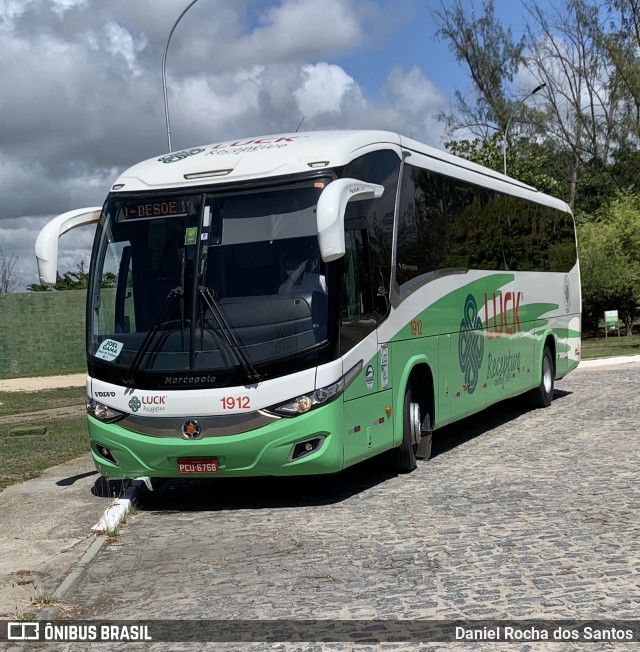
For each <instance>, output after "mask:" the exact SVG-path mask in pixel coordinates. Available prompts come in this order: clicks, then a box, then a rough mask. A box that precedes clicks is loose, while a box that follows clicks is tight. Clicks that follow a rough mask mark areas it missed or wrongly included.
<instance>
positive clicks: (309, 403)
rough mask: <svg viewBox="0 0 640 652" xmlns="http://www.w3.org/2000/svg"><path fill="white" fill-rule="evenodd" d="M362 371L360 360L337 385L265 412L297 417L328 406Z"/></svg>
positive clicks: (323, 388)
mask: <svg viewBox="0 0 640 652" xmlns="http://www.w3.org/2000/svg"><path fill="white" fill-rule="evenodd" d="M361 369H362V360H360V361H359V362H358V364H357V365H355V366H354V367H352V368H351V369H349V371H347V373H346V374H345V375H344V376H342V378H340V379H339V380H338V381H336V382H335V383H332V384H331V385H327V386H326V387H321V388H320V389H316V390H314V391H313V392H309V393H308V394H302V395H301V396H297V397H296V398H294V399H293V400H290V401H287V402H286V403H280V404H279V405H274V406H273V407H271V408H268V409H267V410H265V411H266V412H273V413H275V414H278V415H281V416H285V417H295V416H297V415H299V414H305V413H306V412H309V411H310V410H314V409H315V408H318V407H320V406H321V405H326V404H327V403H330V402H331V401H333V400H334V399H336V398H337V397H338V396H340V394H342V392H344V390H345V389H347V387H348V386H349V385H350V384H351V382H352V381H353V379H354V378H355V377H356V376H357V375H358V374H359V373H360V371H361Z"/></svg>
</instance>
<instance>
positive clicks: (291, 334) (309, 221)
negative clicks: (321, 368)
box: [87, 178, 329, 385]
mask: <svg viewBox="0 0 640 652" xmlns="http://www.w3.org/2000/svg"><path fill="white" fill-rule="evenodd" d="M328 182H329V179H328V178H326V179H320V180H318V179H313V180H304V181H300V182H298V183H290V184H288V185H286V186H279V187H270V188H266V189H265V188H262V189H257V190H242V191H236V192H233V191H225V192H217V193H214V192H207V191H205V192H203V191H200V192H192V193H189V192H184V191H182V192H165V193H164V194H157V193H153V194H147V195H140V194H136V195H122V194H119V195H112V196H111V197H109V198H108V200H107V202H106V204H105V206H104V209H103V215H102V217H101V220H100V225H99V230H98V235H97V240H96V246H95V249H94V255H93V262H92V270H91V273H92V279H91V286H90V287H91V290H90V296H89V303H88V319H87V327H88V329H89V331H88V332H89V337H88V346H89V351H88V352H89V361H90V364H93V365H94V366H95V367H96V369H95V370H94V371H95V372H96V373H98V375H100V373H99V370H100V369H102V370H103V371H104V372H105V373H103V374H102V375H103V377H105V376H106V377H109V376H113V375H114V374H115V375H116V376H117V377H118V378H120V379H122V380H124V381H125V382H128V383H129V384H138V385H139V382H140V380H143V379H144V378H145V377H146V378H150V377H159V376H163V378H164V379H166V378H168V379H169V380H168V381H166V380H162V381H161V382H162V383H163V384H167V383H169V384H170V383H172V382H174V383H177V384H179V383H180V376H178V377H174V376H171V375H170V374H172V373H174V372H176V373H179V372H189V373H190V372H199V373H200V374H202V372H207V373H209V372H211V374H213V376H209V377H208V378H209V381H208V382H207V383H206V384H208V385H216V384H217V383H216V382H215V381H214V376H215V377H217V378H218V379H219V382H222V383H225V384H226V383H228V382H229V381H230V380H231V377H233V378H234V379H235V380H236V381H238V380H239V381H242V382H245V383H248V382H254V381H256V380H257V379H259V378H261V377H262V376H263V375H264V373H260V372H259V371H257V369H259V368H260V367H262V368H263V369H264V368H265V367H266V366H269V369H270V371H272V369H273V366H274V363H275V365H276V367H277V366H278V364H279V363H282V364H283V365H284V368H283V373H290V372H291V371H294V370H297V369H301V368H304V367H308V366H310V364H313V352H314V351H317V350H319V349H321V348H322V344H324V343H326V341H327V338H328V327H327V322H328V318H327V312H328V289H327V287H328V286H327V270H326V269H325V264H324V263H323V262H322V260H321V258H320V254H319V249H318V240H317V235H316V204H317V201H318V198H319V196H320V193H321V192H322V189H323V188H324V186H325V185H326V184H327V183H328ZM268 375H269V376H272V375H273V374H272V373H269V374H268ZM172 378H173V381H172V380H171V379H172Z"/></svg>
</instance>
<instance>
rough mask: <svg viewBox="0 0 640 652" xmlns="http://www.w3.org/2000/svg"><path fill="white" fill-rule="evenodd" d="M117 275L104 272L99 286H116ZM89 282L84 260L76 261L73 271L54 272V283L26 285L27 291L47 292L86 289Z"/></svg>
mask: <svg viewBox="0 0 640 652" xmlns="http://www.w3.org/2000/svg"><path fill="white" fill-rule="evenodd" d="M117 280H118V277H117V276H116V275H115V274H113V273H112V272H106V273H105V274H104V275H103V276H102V282H101V283H100V287H102V288H113V287H115V286H116V283H117ZM88 284H89V274H88V272H86V271H85V263H84V260H81V261H80V262H79V263H78V267H77V269H76V270H75V271H74V272H71V271H69V272H65V273H64V274H63V275H62V276H60V274H59V273H56V282H55V285H43V284H42V283H31V284H29V285H27V290H28V291H29V292H47V291H51V290H59V291H63V290H86V289H87V287H88Z"/></svg>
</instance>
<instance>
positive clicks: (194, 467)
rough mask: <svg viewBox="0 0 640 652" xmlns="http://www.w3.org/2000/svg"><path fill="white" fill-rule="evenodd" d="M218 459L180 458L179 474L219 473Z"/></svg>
mask: <svg viewBox="0 0 640 652" xmlns="http://www.w3.org/2000/svg"><path fill="white" fill-rule="evenodd" d="M219 470H220V467H219V465H218V458H217V457H179V458H178V473H217V472H218V471H219Z"/></svg>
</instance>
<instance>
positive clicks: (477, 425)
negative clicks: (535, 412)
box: [431, 389, 572, 458]
mask: <svg viewBox="0 0 640 652" xmlns="http://www.w3.org/2000/svg"><path fill="white" fill-rule="evenodd" d="M571 394H572V392H567V391H564V390H559V389H554V392H553V400H554V401H558V400H562V399H564V398H566V397H567V396H570V395H571ZM532 409H535V408H532V407H531V403H530V402H529V401H528V399H527V398H526V397H525V396H516V397H514V398H510V399H507V400H506V401H502V402H501V403H497V404H496V405H492V406H490V407H488V408H487V409H486V410H484V411H483V412H480V413H478V414H473V415H471V416H470V417H467V418H466V419H461V420H460V421H456V422H455V423H452V424H450V425H448V426H445V427H444V428H441V429H440V430H436V431H435V432H434V433H433V447H432V449H431V457H432V458H433V457H437V456H438V455H442V454H443V453H447V452H449V451H450V450H452V449H454V448H456V447H457V446H460V445H462V444H464V443H466V442H468V441H471V440H472V439H475V438H476V437H479V436H480V435H483V434H485V433H486V432H489V431H490V430H493V429H494V428H497V427H498V426H502V425H505V424H507V423H509V422H510V421H514V420H515V419H518V418H519V417H521V416H522V415H523V414H527V413H528V412H531V410H532Z"/></svg>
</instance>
